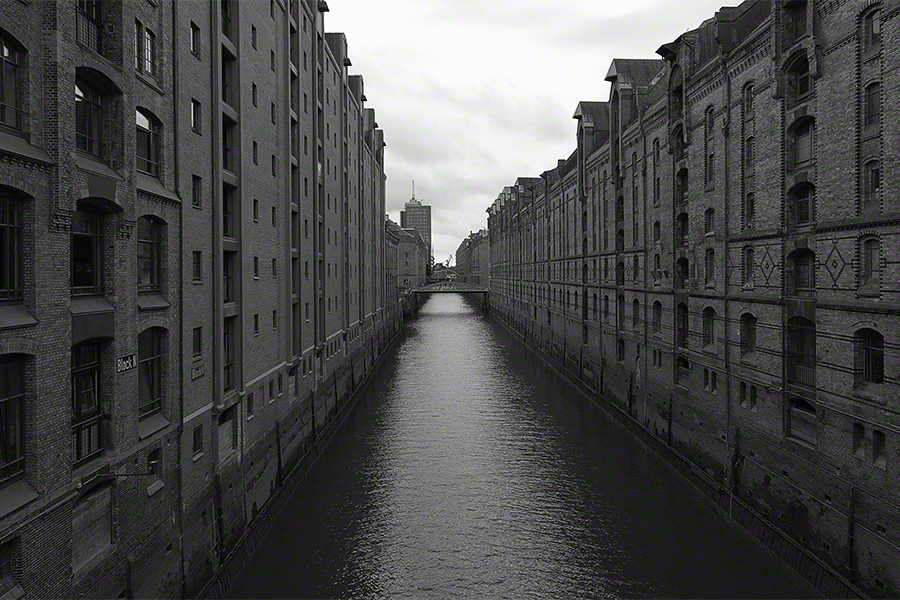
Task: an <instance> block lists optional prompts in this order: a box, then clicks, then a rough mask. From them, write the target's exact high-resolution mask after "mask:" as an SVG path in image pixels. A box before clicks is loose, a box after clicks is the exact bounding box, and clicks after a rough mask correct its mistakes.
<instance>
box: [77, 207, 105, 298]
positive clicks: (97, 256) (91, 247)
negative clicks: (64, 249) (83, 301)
mask: <svg viewBox="0 0 900 600" xmlns="http://www.w3.org/2000/svg"><path fill="white" fill-rule="evenodd" d="M102 293H103V215H102V214H100V213H99V212H95V211H92V210H90V209H88V208H82V207H79V209H78V210H77V211H76V212H75V216H74V217H73V219H72V295H82V294H102Z"/></svg>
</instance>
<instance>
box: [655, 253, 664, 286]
mask: <svg viewBox="0 0 900 600" xmlns="http://www.w3.org/2000/svg"><path fill="white" fill-rule="evenodd" d="M661 277H662V259H661V258H660V255H659V253H657V254H654V255H653V279H655V280H656V281H657V283H659V279H660V278H661Z"/></svg>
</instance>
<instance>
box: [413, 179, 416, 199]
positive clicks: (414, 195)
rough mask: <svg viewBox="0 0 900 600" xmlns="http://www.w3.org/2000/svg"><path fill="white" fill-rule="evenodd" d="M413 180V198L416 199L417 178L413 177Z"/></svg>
mask: <svg viewBox="0 0 900 600" xmlns="http://www.w3.org/2000/svg"><path fill="white" fill-rule="evenodd" d="M412 182H413V197H412V199H413V200H415V199H416V180H415V179H413V180H412Z"/></svg>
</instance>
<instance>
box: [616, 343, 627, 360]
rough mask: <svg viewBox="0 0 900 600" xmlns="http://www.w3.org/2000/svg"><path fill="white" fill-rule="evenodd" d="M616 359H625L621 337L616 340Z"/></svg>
mask: <svg viewBox="0 0 900 600" xmlns="http://www.w3.org/2000/svg"><path fill="white" fill-rule="evenodd" d="M616 360H618V361H619V362H624V361H625V340H623V339H622V338H619V339H617V340H616Z"/></svg>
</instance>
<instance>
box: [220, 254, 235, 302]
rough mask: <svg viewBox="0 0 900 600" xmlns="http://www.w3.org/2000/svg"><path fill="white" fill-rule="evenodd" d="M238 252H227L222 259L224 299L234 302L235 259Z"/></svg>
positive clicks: (224, 300)
mask: <svg viewBox="0 0 900 600" xmlns="http://www.w3.org/2000/svg"><path fill="white" fill-rule="evenodd" d="M236 254H237V252H225V259H224V260H223V261H222V296H223V298H222V301H223V302H226V303H228V302H234V277H235V273H234V261H235V258H234V257H235V255H236Z"/></svg>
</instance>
